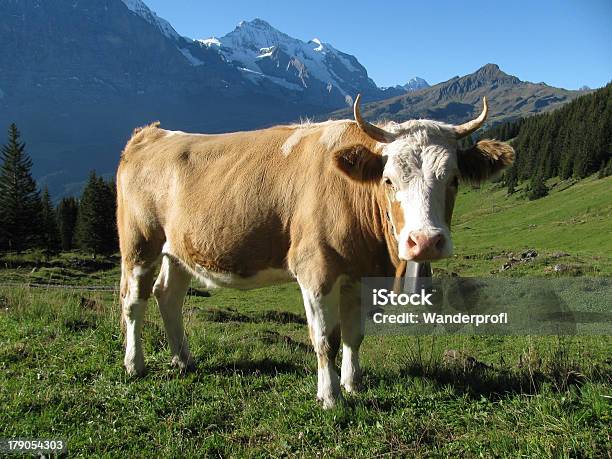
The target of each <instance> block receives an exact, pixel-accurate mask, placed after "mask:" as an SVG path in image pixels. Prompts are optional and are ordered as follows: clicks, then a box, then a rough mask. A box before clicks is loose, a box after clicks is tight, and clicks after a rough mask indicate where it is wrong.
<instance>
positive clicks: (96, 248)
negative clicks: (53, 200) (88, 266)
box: [76, 172, 117, 257]
mask: <svg viewBox="0 0 612 459" xmlns="http://www.w3.org/2000/svg"><path fill="white" fill-rule="evenodd" d="M76 236H77V242H78V246H79V247H80V248H81V249H84V250H87V251H89V252H91V253H92V255H93V256H94V257H95V256H96V255H98V254H110V253H113V252H114V251H116V250H117V225H116V220H115V191H114V186H113V184H112V183H106V182H105V181H104V179H103V178H102V177H98V176H97V175H96V173H95V172H92V173H91V174H90V176H89V181H88V183H87V185H86V186H85V190H84V191H83V195H82V197H81V201H80V204H79V211H78V218H77V229H76Z"/></svg>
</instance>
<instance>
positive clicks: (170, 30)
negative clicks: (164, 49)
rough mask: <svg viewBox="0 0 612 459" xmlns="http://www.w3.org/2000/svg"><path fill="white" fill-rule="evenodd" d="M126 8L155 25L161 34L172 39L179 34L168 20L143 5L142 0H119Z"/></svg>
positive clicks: (177, 37)
mask: <svg viewBox="0 0 612 459" xmlns="http://www.w3.org/2000/svg"><path fill="white" fill-rule="evenodd" d="M121 1H122V2H123V3H124V4H125V6H127V8H128V9H129V10H130V11H132V12H133V13H135V14H137V15H138V16H140V17H141V18H143V19H144V20H145V21H147V22H148V23H149V24H151V25H153V26H154V27H156V28H157V29H158V30H159V31H160V32H161V33H162V34H163V35H165V36H166V37H168V38H170V39H172V40H178V39H179V38H180V35H179V34H178V33H177V32H176V30H174V27H172V26H171V25H170V23H169V22H168V21H166V20H165V19H163V18H160V17H159V16H158V15H157V14H155V11H151V9H150V8H149V7H148V6H147V5H145V3H144V2H143V1H142V0H121Z"/></svg>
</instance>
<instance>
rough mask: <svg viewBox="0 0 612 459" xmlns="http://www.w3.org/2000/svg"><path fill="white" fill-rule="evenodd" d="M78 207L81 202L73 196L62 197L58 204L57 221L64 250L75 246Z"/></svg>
mask: <svg viewBox="0 0 612 459" xmlns="http://www.w3.org/2000/svg"><path fill="white" fill-rule="evenodd" d="M78 209H79V203H78V201H77V200H76V199H75V198H73V197H68V198H62V200H61V201H60V203H59V204H58V205H57V223H58V226H59V233H60V241H61V245H62V250H72V249H73V248H74V243H75V229H76V223H77V215H78Z"/></svg>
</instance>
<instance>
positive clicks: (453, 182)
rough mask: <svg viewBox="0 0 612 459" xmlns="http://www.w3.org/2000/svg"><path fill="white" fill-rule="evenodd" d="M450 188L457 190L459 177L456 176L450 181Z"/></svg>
mask: <svg viewBox="0 0 612 459" xmlns="http://www.w3.org/2000/svg"><path fill="white" fill-rule="evenodd" d="M451 186H452V187H454V188H459V177H457V176H456V175H455V177H453V179H452V180H451Z"/></svg>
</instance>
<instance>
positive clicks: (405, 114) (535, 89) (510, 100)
mask: <svg viewBox="0 0 612 459" xmlns="http://www.w3.org/2000/svg"><path fill="white" fill-rule="evenodd" d="M582 94H585V92H584V91H570V90H567V89H560V88H554V87H552V86H548V85H546V84H544V83H537V84H536V83H530V82H528V81H521V80H519V79H518V78H517V77H515V76H512V75H508V74H507V73H504V72H503V71H502V70H500V68H499V67H498V66H497V65H495V64H487V65H485V66H483V67H481V68H480V69H478V70H476V71H475V72H474V73H471V74H469V75H465V76H463V77H458V76H456V77H454V78H451V79H450V80H448V81H445V82H443V83H439V84H436V85H434V86H431V87H427V88H423V89H420V90H418V91H415V92H409V93H406V94H403V95H400V96H398V97H393V98H390V99H387V100H384V101H380V102H372V103H369V104H367V105H365V106H364V107H363V113H364V116H367V117H369V118H370V119H387V120H394V121H405V120H408V119H412V118H429V119H434V120H440V121H446V122H448V123H461V122H464V121H466V120H468V119H469V118H470V117H473V116H475V115H477V114H478V113H480V111H481V110H482V98H483V96H487V100H488V102H489V117H488V119H487V125H489V126H490V125H492V124H495V123H499V122H502V121H507V120H511V119H516V118H520V117H524V116H528V115H532V114H535V113H540V112H545V111H549V110H553V109H555V108H558V107H560V106H561V105H562V104H564V103H566V102H569V101H570V100H572V99H574V98H576V97H578V96H580V95H582ZM349 116H351V111H350V110H346V109H344V110H339V111H337V112H335V113H333V114H332V117H334V118H343V117H349Z"/></svg>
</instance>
